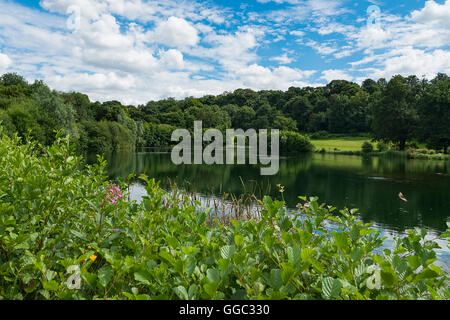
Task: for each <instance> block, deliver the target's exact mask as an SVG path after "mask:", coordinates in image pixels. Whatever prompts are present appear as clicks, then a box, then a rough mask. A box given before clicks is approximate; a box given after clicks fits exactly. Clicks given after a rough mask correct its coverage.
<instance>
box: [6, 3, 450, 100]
mask: <svg viewBox="0 0 450 320" xmlns="http://www.w3.org/2000/svg"><path fill="white" fill-rule="evenodd" d="M5 72H17V73H19V74H21V75H23V76H24V77H25V78H26V79H27V80H28V81H30V82H33V81H34V80H35V79H41V80H44V82H45V83H47V84H48V85H49V86H50V87H51V88H53V89H55V90H59V91H64V92H70V91H78V92H82V93H85V94H87V95H88V96H89V97H90V99H91V100H93V101H102V102H103V101H108V100H119V101H121V102H122V103H125V104H134V105H138V104H145V103H146V102H148V101H150V100H159V99H163V98H167V97H174V98H177V99H180V98H184V97H188V96H194V97H201V96H203V95H206V94H215V95H216V94H221V93H223V92H225V91H234V90H235V89H237V88H251V89H254V90H264V89H274V90H287V89H288V88H289V87H291V86H296V87H304V86H321V85H325V84H326V83H328V82H329V81H331V80H334V79H343V80H348V81H354V82H357V83H361V82H362V81H363V80H364V79H367V78H372V79H375V80H377V79H379V78H386V79H390V78H391V77H392V76H393V75H396V74H401V75H404V76H408V75H413V74H414V75H417V76H418V77H419V78H422V77H426V78H428V79H431V78H432V77H434V76H435V75H436V74H437V73H438V72H442V73H447V74H450V0H429V1H419V0H408V1H387V0H372V1H365V0H360V1H353V0H328V1H326V0H253V1H235V0H209V1H194V0H158V1H152V0H149V1H146V0H41V1H25V0H20V1H19V0H16V1H11V0H0V74H3V73H5Z"/></svg>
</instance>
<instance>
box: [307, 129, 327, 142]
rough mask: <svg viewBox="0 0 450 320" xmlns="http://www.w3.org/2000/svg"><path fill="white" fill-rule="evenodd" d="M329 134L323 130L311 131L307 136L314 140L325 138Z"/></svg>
mask: <svg viewBox="0 0 450 320" xmlns="http://www.w3.org/2000/svg"><path fill="white" fill-rule="evenodd" d="M329 136H330V134H329V133H328V132H327V131H324V130H321V131H317V132H313V133H311V134H310V135H309V137H310V138H311V139H314V140H320V139H327V138H329Z"/></svg>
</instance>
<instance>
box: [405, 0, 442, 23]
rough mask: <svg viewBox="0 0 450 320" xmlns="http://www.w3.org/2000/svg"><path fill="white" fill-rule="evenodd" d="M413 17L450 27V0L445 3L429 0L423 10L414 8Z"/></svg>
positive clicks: (417, 19)
mask: <svg viewBox="0 0 450 320" xmlns="http://www.w3.org/2000/svg"><path fill="white" fill-rule="evenodd" d="M411 17H412V19H413V20H414V21H418V22H422V23H428V24H442V25H444V26H447V27H450V0H446V1H445V3H443V4H439V3H436V2H434V1H433V0H430V1H427V2H426V3H425V7H424V8H423V9H422V10H414V11H413V12H412V13H411Z"/></svg>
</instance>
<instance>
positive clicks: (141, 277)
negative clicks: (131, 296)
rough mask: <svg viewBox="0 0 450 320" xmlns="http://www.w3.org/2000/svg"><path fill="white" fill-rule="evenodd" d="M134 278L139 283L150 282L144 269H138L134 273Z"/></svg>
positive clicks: (148, 275)
mask: <svg viewBox="0 0 450 320" xmlns="http://www.w3.org/2000/svg"><path fill="white" fill-rule="evenodd" d="M134 279H135V280H136V281H138V282H140V283H143V284H146V285H149V284H150V283H151V276H150V274H149V273H148V271H146V270H139V271H136V272H135V273H134Z"/></svg>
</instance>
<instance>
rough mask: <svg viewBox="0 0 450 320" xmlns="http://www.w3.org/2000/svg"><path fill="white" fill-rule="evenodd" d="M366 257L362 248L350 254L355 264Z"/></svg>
mask: <svg viewBox="0 0 450 320" xmlns="http://www.w3.org/2000/svg"><path fill="white" fill-rule="evenodd" d="M363 255H364V251H363V250H362V249H361V248H360V247H356V248H355V249H353V251H352V252H351V253H350V257H351V259H352V261H353V262H357V261H360V260H361V258H362V257H363Z"/></svg>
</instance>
